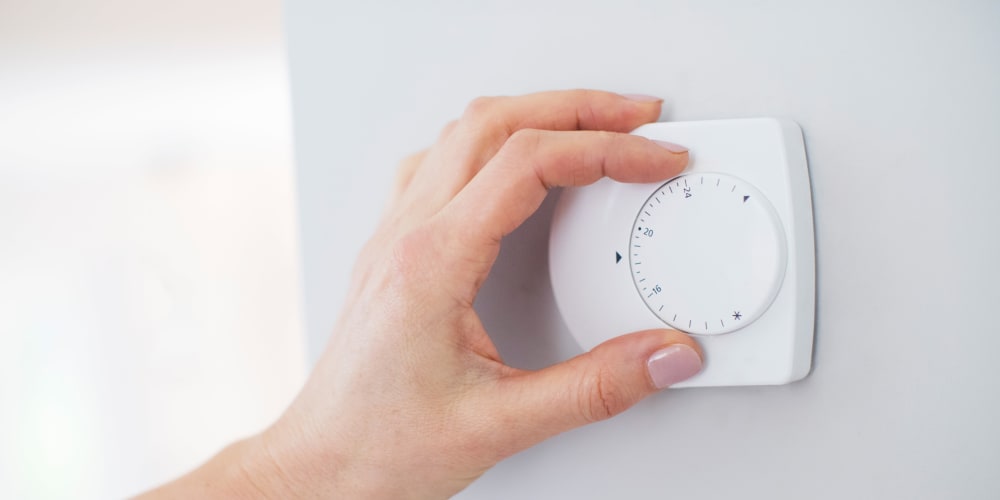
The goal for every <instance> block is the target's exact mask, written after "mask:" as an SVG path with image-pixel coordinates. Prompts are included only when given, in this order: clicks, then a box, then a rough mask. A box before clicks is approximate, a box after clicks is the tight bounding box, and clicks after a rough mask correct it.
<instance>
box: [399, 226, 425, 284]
mask: <svg viewBox="0 0 1000 500" xmlns="http://www.w3.org/2000/svg"><path fill="white" fill-rule="evenodd" d="M433 244H434V241H433V239H432V238H431V235H430V232H429V231H428V230H426V229H425V228H422V227H419V228H416V229H413V230H411V231H409V232H407V233H406V234H405V235H403V236H401V237H400V238H399V239H397V240H396V241H395V242H394V243H393V244H392V247H391V254H390V265H389V268H390V271H391V273H392V275H393V276H394V277H395V279H397V280H399V282H400V283H401V284H402V285H404V286H406V285H414V284H419V283H420V282H421V281H422V275H423V272H424V269H426V267H427V263H428V255H430V254H432V253H433V249H432V245H433Z"/></svg>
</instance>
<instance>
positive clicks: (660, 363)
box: [646, 344, 701, 389]
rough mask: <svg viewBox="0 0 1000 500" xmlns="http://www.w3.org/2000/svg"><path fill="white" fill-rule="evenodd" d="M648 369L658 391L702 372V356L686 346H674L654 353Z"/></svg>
mask: <svg viewBox="0 0 1000 500" xmlns="http://www.w3.org/2000/svg"><path fill="white" fill-rule="evenodd" d="M646 369H647V370H649V376H650V377H651V378H652V379H653V385H655V386H656V388H657V389H663V388H664V387H669V386H671V385H674V384H676V383H677V382H680V381H682V380H687V379H689V378H691V377H693V376H694V375H695V374H696V373H698V372H700V371H701V356H699V355H698V353H697V352H695V350H694V349H692V348H690V347H688V346H686V345H684V344H674V345H672V346H669V347H664V348H663V349H660V350H659V351H656V352H654V353H653V355H652V356H650V357H649V361H647V362H646Z"/></svg>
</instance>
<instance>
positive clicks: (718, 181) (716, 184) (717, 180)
mask: <svg viewBox="0 0 1000 500" xmlns="http://www.w3.org/2000/svg"><path fill="white" fill-rule="evenodd" d="M720 182H722V179H716V180H715V187H719V183H720Z"/></svg>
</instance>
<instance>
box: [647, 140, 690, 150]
mask: <svg viewBox="0 0 1000 500" xmlns="http://www.w3.org/2000/svg"><path fill="white" fill-rule="evenodd" d="M650 140H651V141H653V142H655V143H656V145H657V146H660V147H662V148H663V149H666V150H667V151H670V152H671V153H687V150H688V148H686V147H684V146H681V145H680V144H674V143H672V142H667V141H658V140H656V139H650Z"/></svg>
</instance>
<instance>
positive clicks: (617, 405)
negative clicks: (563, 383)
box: [579, 369, 628, 422]
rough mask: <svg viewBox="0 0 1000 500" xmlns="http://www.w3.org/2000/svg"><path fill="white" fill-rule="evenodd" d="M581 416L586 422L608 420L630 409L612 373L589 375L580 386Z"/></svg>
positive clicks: (597, 371) (591, 373)
mask: <svg viewBox="0 0 1000 500" xmlns="http://www.w3.org/2000/svg"><path fill="white" fill-rule="evenodd" d="M580 392H581V393H580V398H579V401H580V408H579V410H580V414H581V416H582V417H583V419H584V420H585V421H586V422H599V421H601V420H607V419H609V418H611V417H613V416H615V415H618V414H619V413H621V412H623V411H625V409H626V408H628V403H627V401H626V399H625V397H624V395H623V394H622V391H621V390H620V389H619V388H618V384H616V383H615V380H614V377H613V376H612V374H611V372H609V371H607V370H603V369H601V370H596V371H592V372H590V373H588V374H587V375H586V376H585V377H584V379H583V382H582V384H581V386H580Z"/></svg>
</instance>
